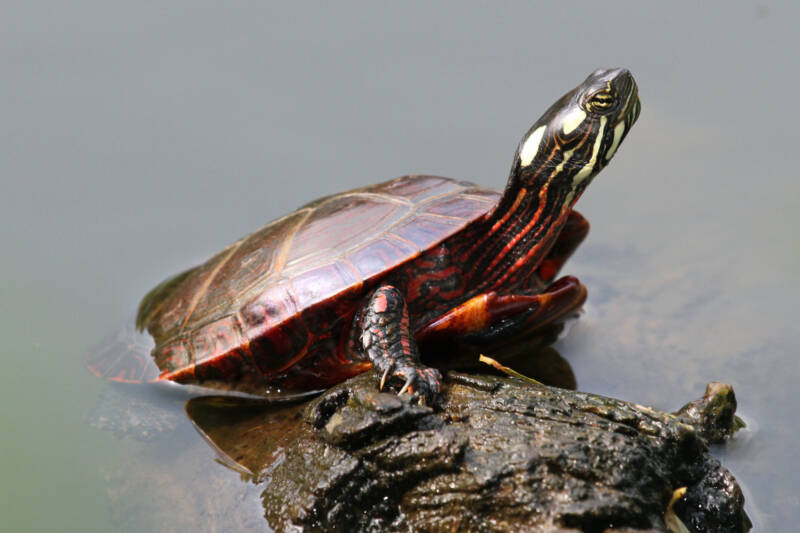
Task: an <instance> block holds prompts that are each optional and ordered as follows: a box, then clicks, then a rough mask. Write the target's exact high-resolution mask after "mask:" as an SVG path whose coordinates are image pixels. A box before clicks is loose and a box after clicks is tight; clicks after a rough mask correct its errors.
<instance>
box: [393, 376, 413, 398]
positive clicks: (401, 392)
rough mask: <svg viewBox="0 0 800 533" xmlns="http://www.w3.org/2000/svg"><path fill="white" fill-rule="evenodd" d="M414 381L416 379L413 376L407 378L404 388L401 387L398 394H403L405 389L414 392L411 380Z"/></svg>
mask: <svg viewBox="0 0 800 533" xmlns="http://www.w3.org/2000/svg"><path fill="white" fill-rule="evenodd" d="M413 381H414V378H413V377H409V378H408V379H407V380H406V382H405V384H404V385H403V388H402V389H400V392H398V393H397V395H398V396H402V395H403V393H404V392H405V391H410V394H413V393H414V391H413V389H411V382H413Z"/></svg>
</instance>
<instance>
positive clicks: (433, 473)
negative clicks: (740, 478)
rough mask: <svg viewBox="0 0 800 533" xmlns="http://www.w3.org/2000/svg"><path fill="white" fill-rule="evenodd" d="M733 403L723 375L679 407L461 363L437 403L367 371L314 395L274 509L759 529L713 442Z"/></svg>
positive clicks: (388, 517)
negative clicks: (474, 370)
mask: <svg viewBox="0 0 800 533" xmlns="http://www.w3.org/2000/svg"><path fill="white" fill-rule="evenodd" d="M735 408H736V400H735V397H734V395H733V390H732V389H731V388H730V386H728V385H723V384H711V385H709V387H708V389H707V391H706V395H705V396H704V397H703V398H701V399H699V400H696V401H695V402H692V403H690V404H687V406H686V407H684V408H683V409H682V410H680V411H678V412H676V413H675V414H668V413H661V412H656V411H654V410H652V409H649V408H646V407H643V406H639V405H635V404H631V403H628V402H623V401H619V400H614V399H610V398H605V397H600V396H595V395H591V394H586V393H579V392H571V391H567V390H564V389H557V388H550V387H545V386H538V385H531V384H529V383H525V382H523V381H521V380H518V379H514V378H506V377H492V376H466V375H462V374H456V373H450V374H449V375H448V378H447V379H446V381H445V385H444V391H443V401H442V404H441V405H439V406H437V407H436V408H435V409H434V408H431V407H426V406H420V405H417V404H415V403H414V402H411V401H410V400H409V398H408V397H407V396H403V397H398V396H396V395H393V394H390V393H378V392H377V391H376V390H375V378H374V376H373V375H372V374H371V373H367V374H365V375H362V376H359V377H356V378H354V379H352V380H350V381H348V382H346V383H343V384H341V385H339V386H337V387H335V388H333V389H330V390H329V391H327V392H326V393H325V394H323V395H322V396H320V397H319V398H317V399H315V400H314V401H312V402H311V403H310V404H309V405H308V407H307V408H306V410H305V415H304V423H301V424H296V425H295V428H296V431H297V432H298V434H297V435H296V440H295V439H292V440H294V444H292V445H291V446H289V447H287V448H286V449H285V454H284V455H283V456H282V460H281V461H280V462H279V463H278V464H273V465H271V466H270V467H269V469H268V472H265V474H264V477H263V478H262V481H264V482H265V487H266V488H265V490H264V492H263V494H262V499H263V504H264V509H265V516H266V519H267V522H268V523H269V525H270V526H271V527H272V528H274V529H276V530H279V531H282V530H291V529H298V528H300V529H307V530H336V531H385V530H392V531H410V530H421V531H587V532H595V531H597V532H602V531H606V530H614V531H669V529H668V528H667V525H666V524H665V520H664V516H665V514H670V515H672V514H673V513H674V515H675V516H677V518H679V519H680V520H681V521H682V522H683V524H684V525H685V526H686V527H687V531H709V532H714V531H719V532H722V531H724V532H738V531H747V530H748V529H749V528H750V523H749V520H748V519H747V516H746V514H745V513H744V510H743V505H744V498H743V496H742V492H741V490H740V488H739V486H738V485H737V484H736V481H735V479H734V478H733V476H732V475H731V474H730V473H729V472H728V471H727V470H725V469H724V468H723V467H722V466H721V465H720V464H719V462H718V461H717V460H715V459H714V458H713V457H712V456H711V455H709V453H708V444H709V443H712V442H720V441H722V440H724V439H725V438H727V437H728V436H730V435H731V434H732V433H733V432H734V431H735V430H736V429H737V428H738V425H737V424H738V422H737V420H738V419H736V417H735V415H734V412H735ZM292 431H294V430H292ZM684 487H685V488H686V493H685V495H684V496H683V497H682V498H681V499H679V500H677V502H676V503H675V504H674V505H673V506H670V505H669V504H670V500H671V498H672V496H673V494H674V493H675V491H676V490H678V489H681V488H684ZM668 508H669V511H668ZM673 518H674V516H673ZM670 522H672V523H674V520H670ZM674 530H675V529H673V531H674Z"/></svg>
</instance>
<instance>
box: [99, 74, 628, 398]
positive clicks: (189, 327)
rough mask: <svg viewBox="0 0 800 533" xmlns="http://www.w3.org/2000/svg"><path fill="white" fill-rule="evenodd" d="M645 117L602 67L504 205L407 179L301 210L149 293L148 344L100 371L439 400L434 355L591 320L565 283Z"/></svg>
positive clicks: (571, 281) (513, 176) (141, 312)
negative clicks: (588, 213) (600, 197)
mask: <svg viewBox="0 0 800 533" xmlns="http://www.w3.org/2000/svg"><path fill="white" fill-rule="evenodd" d="M640 107H641V104H640V101H639V96H638V88H637V85H636V82H635V81H634V78H633V76H632V75H631V73H630V72H629V71H628V70H627V69H623V68H614V69H598V70H596V71H594V72H592V73H591V74H590V75H589V76H588V77H587V78H586V79H585V80H584V81H583V82H582V83H581V84H579V85H578V86H577V87H575V88H574V89H572V90H571V91H569V92H567V93H566V94H564V95H563V96H562V97H561V98H559V99H558V100H557V101H556V102H555V103H554V104H553V105H551V106H550V107H549V108H548V109H547V111H545V113H544V114H543V115H542V116H541V118H539V119H538V120H537V121H536V122H535V123H534V124H533V126H531V127H530V128H529V129H528V131H527V132H526V133H525V135H524V136H523V138H522V140H521V142H520V143H519V145H518V147H517V150H516V152H515V154H514V158H513V162H512V165H511V171H510V175H509V178H508V182H507V185H506V187H505V190H504V191H503V192H502V193H501V192H499V191H495V190H491V189H487V188H484V187H480V186H478V185H475V184H473V183H470V182H467V181H463V180H456V179H450V178H444V177H439V176H430V175H407V176H403V177H399V178H396V179H392V180H389V181H384V182H382V183H378V184H375V185H370V186H366V187H362V188H358V189H354V190H350V191H346V192H342V193H339V194H334V195H331V196H326V197H324V198H320V199H318V200H316V201H313V202H311V203H308V204H306V205H304V206H302V207H300V208H299V209H297V210H295V211H294V212H292V213H289V214H287V215H285V216H283V217H281V218H278V219H276V220H274V221H272V222H270V223H268V224H267V225H265V226H263V227H262V228H260V229H258V230H257V231H255V232H253V233H251V234H250V235H248V236H246V237H244V238H242V239H240V240H238V241H236V242H235V243H233V244H231V245H230V246H228V247H227V248H225V249H223V250H222V251H221V252H219V253H218V254H216V255H214V256H213V257H211V258H210V259H208V260H207V261H206V262H205V263H203V264H201V265H199V266H196V267H194V268H191V269H189V270H186V271H185V272H183V273H180V274H178V275H176V276H174V277H172V278H169V279H167V280H166V281H164V282H163V283H161V284H160V285H158V286H156V287H155V288H154V289H152V290H151V291H150V292H149V293H148V294H147V295H146V296H145V297H144V298H143V300H142V301H141V304H140V306H139V309H138V314H137V317H136V331H137V333H136V335H139V336H141V337H142V338H145V337H146V338H147V342H148V343H149V346H150V347H152V349H151V350H149V351H148V350H147V349H141V348H139V349H136V350H122V349H114V350H111V349H106V350H101V351H99V352H97V353H95V354H94V355H93V356H91V357H90V359H89V361H88V366H89V369H90V370H91V371H92V372H93V373H95V374H97V375H99V376H102V377H105V378H108V379H111V380H116V381H128V382H147V381H162V382H163V381H172V382H177V383H181V384H194V385H202V386H205V387H212V388H215V389H221V390H227V391H238V392H242V393H247V394H257V395H262V396H267V395H270V394H280V393H282V392H286V391H309V390H323V389H325V388H327V387H330V386H332V385H334V384H336V383H339V382H341V381H344V380H345V379H347V378H350V377H352V376H355V375H357V374H360V373H362V372H365V371H367V370H369V369H372V368H374V369H375V371H376V378H377V381H378V388H379V390H383V389H384V387H385V386H386V385H387V382H388V383H390V387H392V388H393V389H395V390H397V393H398V394H401V395H402V394H403V393H407V394H409V395H412V396H413V397H418V398H420V400H421V401H425V400H428V401H435V399H436V398H437V396H438V395H439V394H440V391H441V381H442V375H441V372H440V370H439V368H437V365H436V364H435V362H436V361H437V357H438V355H437V353H431V349H429V348H428V347H432V346H433V347H439V348H438V350H440V351H448V352H453V351H455V352H458V346H460V345H462V344H473V345H474V344H478V345H491V344H492V343H495V342H501V341H502V339H504V338H508V337H509V336H513V337H514V338H525V337H526V336H533V335H536V332H537V331H541V330H542V328H544V327H546V326H548V325H550V324H554V323H557V322H558V321H563V320H564V319H565V318H566V317H568V316H570V315H572V314H574V313H576V312H577V311H578V310H579V309H580V308H581V306H582V305H583V303H584V301H585V299H586V294H587V292H586V288H585V287H584V286H583V284H582V283H581V282H580V281H579V280H578V279H577V278H575V277H572V276H564V277H561V278H557V277H556V276H557V274H558V272H559V270H560V269H561V266H562V265H563V264H564V262H565V261H566V260H567V258H568V257H569V256H570V255H571V254H572V252H573V251H574V250H575V249H576V247H577V246H578V245H579V244H580V242H581V241H582V240H583V239H584V238H585V236H586V234H587V232H588V229H589V224H588V222H587V221H586V219H585V218H584V217H583V216H582V215H580V214H579V213H578V212H577V211H575V210H574V209H573V206H574V204H575V202H576V201H577V200H578V198H579V197H580V196H581V194H582V193H583V191H584V190H585V188H586V186H587V185H588V184H589V183H590V182H591V181H592V179H593V178H594V176H595V175H597V173H598V172H600V171H601V170H602V169H603V168H604V167H605V166H606V165H607V164H608V162H609V161H610V160H611V158H612V157H613V156H614V154H615V153H616V151H617V149H618V148H619V145H620V143H621V142H622V141H623V140H624V139H625V137H626V135H627V133H628V132H629V131H630V129H631V127H632V126H633V124H634V122H635V121H636V119H637V118H638V116H639V112H640ZM129 345H130V346H141V345H142V343H141V342H138V341H137V342H133V341H131V342H130V343H129ZM434 352H435V350H434ZM422 354H424V355H425V363H423V361H422V359H421V357H422ZM429 361H433V363H434V364H433V365H432V366H428V363H429ZM398 388H399V390H398Z"/></svg>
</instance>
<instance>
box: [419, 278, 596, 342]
mask: <svg viewBox="0 0 800 533" xmlns="http://www.w3.org/2000/svg"><path fill="white" fill-rule="evenodd" d="M585 301H586V287H584V286H583V284H582V283H581V282H580V281H578V279H577V278H575V277H573V276H565V277H563V278H561V279H559V280H558V281H556V282H555V283H553V284H551V285H550V286H548V287H547V288H546V289H545V290H544V291H543V292H542V293H540V294H534V295H527V294H505V295H501V294H497V293H496V292H488V293H484V294H479V295H478V296H475V297H473V298H470V299H469V300H467V301H466V302H464V303H463V304H461V305H459V306H458V307H455V308H453V309H451V310H450V311H448V312H447V313H445V314H444V315H442V316H440V317H438V318H436V319H435V320H433V321H432V322H430V323H428V324H426V325H425V326H423V327H422V328H421V329H420V330H419V331H417V340H418V341H419V342H420V343H421V344H427V343H437V342H441V341H453V342H466V343H476V344H489V343H493V342H496V341H500V340H503V339H504V338H507V337H509V336H517V335H519V336H523V337H524V336H526V335H533V334H535V332H536V331H537V330H539V329H541V328H543V327H544V326H547V325H550V324H553V323H556V322H558V321H559V320H561V319H564V318H566V317H568V316H569V315H571V314H573V313H575V312H577V310H578V309H580V307H581V306H582V305H583V302H585Z"/></svg>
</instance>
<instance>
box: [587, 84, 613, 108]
mask: <svg viewBox="0 0 800 533" xmlns="http://www.w3.org/2000/svg"><path fill="white" fill-rule="evenodd" d="M615 101H616V98H614V94H613V93H612V92H611V90H610V89H603V90H602V91H597V92H596V93H594V94H593V95H591V96H590V97H589V99H588V100H587V102H586V107H587V108H589V110H590V111H594V112H597V113H603V112H605V111H608V110H609V109H611V108H612V107H614V103H615Z"/></svg>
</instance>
